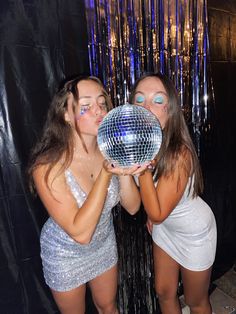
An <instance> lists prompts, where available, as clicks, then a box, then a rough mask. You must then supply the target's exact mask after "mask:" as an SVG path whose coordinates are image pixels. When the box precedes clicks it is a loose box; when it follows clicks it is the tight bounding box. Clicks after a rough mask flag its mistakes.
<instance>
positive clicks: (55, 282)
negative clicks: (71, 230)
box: [40, 170, 119, 291]
mask: <svg viewBox="0 0 236 314" xmlns="http://www.w3.org/2000/svg"><path fill="white" fill-rule="evenodd" d="M65 176H66V181H67V184H68V186H69V187H70V189H71V192H72V194H73V196H74V197H75V199H76V201H77V204H78V207H81V206H82V205H83V203H84V201H85V200H86V198H87V195H86V193H85V192H84V191H83V190H82V189H81V188H80V186H79V184H78V182H77V181H76V180H75V178H74V176H73V175H72V173H71V172H70V170H66V172H65ZM118 202H119V181H118V178H117V177H116V176H113V177H112V179H111V182H110V186H109V188H108V193H107V197H106V201H105V204H104V208H103V211H102V214H101V217H100V220H99V223H98V225H97V228H96V230H95V232H94V235H93V238H92V240H91V242H90V243H89V244H79V243H78V242H76V241H75V240H73V239H72V238H71V237H70V236H69V235H68V234H67V233H66V232H65V231H64V230H63V229H62V228H61V227H60V226H59V225H58V224H57V223H56V222H55V221H54V220H53V219H52V218H51V217H50V218H49V219H48V220H47V221H46V223H45V224H44V226H43V228H42V231H41V236H40V245H41V258H42V264H43V273H44V278H45V281H46V283H47V285H48V286H49V287H50V288H52V289H53V290H55V291H69V290H71V289H74V288H76V287H78V286H80V285H82V284H84V283H86V282H88V281H90V280H92V279H93V278H95V277H97V276H99V275H101V274H102V273H104V272H105V271H106V270H108V269H110V268H111V267H113V266H114V265H115V264H116V263H117V259H118V258H117V245H116V238H115V232H114V226H113V219H112V208H113V207H114V206H115V205H116V204H117V203H118Z"/></svg>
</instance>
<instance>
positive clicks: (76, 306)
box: [51, 285, 86, 314]
mask: <svg viewBox="0 0 236 314" xmlns="http://www.w3.org/2000/svg"><path fill="white" fill-rule="evenodd" d="M51 291H52V294H53V297H54V300H55V301H56V304H57V306H58V308H59V310H60V313H61V314H84V313H85V292H86V286H85V285H82V286H80V287H78V288H75V289H73V290H70V291H65V292H60V291H54V290H51Z"/></svg>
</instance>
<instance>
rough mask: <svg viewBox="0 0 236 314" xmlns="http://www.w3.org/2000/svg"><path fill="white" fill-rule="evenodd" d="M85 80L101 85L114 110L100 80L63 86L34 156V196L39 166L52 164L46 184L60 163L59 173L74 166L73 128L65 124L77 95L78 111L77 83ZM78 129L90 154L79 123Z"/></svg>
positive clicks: (71, 81) (67, 82)
mask: <svg viewBox="0 0 236 314" xmlns="http://www.w3.org/2000/svg"><path fill="white" fill-rule="evenodd" d="M83 80H85V81H89V80H91V81H94V82H96V83H97V84H99V85H100V86H101V87H102V91H103V95H104V97H105V99H106V103H107V107H108V110H110V109H111V108H112V104H111V100H110V98H109V96H108V94H107V92H106V90H105V88H104V86H103V84H102V82H101V81H100V80H99V79H98V78H97V77H94V76H78V77H76V78H74V79H69V80H65V81H64V82H63V84H61V86H60V87H59V89H58V91H57V92H56V93H55V95H54V97H53V99H52V102H51V104H50V106H49V109H48V113H47V118H46V122H45V124H44V128H43V131H42V136H41V138H40V140H39V141H38V142H37V143H36V145H35V147H34V148H33V149H32V151H31V154H30V158H29V166H28V171H27V172H28V173H27V174H28V178H29V186H30V190H31V192H33V193H34V192H35V186H34V182H33V178H32V174H33V171H34V169H35V168H37V167H38V166H39V165H48V169H47V171H46V175H45V178H44V179H45V182H46V184H47V185H48V176H49V174H50V171H51V170H52V168H53V167H54V166H55V165H56V164H57V163H58V162H59V161H60V163H61V167H60V171H59V173H61V172H63V171H64V170H65V169H66V168H67V167H68V166H69V165H70V163H71V161H72V158H73V152H74V140H73V129H72V127H71V126H70V124H69V123H68V122H67V121H65V112H66V111H67V109H68V98H69V96H70V95H71V94H72V96H73V103H72V106H73V111H75V108H76V105H77V104H78V99H79V91H78V88H77V84H78V83H79V82H80V81H83ZM75 127H76V131H77V133H78V135H79V137H80V139H81V141H82V144H83V147H84V149H85V150H86V151H87V148H86V146H85V143H84V141H83V138H82V136H81V134H80V131H79V129H78V127H77V124H75ZM62 157H63V158H62Z"/></svg>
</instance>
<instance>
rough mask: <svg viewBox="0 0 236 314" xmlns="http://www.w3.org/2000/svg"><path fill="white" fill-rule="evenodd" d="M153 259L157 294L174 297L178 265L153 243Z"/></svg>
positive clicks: (177, 278) (177, 280) (177, 279)
mask: <svg viewBox="0 0 236 314" xmlns="http://www.w3.org/2000/svg"><path fill="white" fill-rule="evenodd" d="M153 258H154V273H155V288H156V291H157V293H158V294H160V295H161V294H165V295H166V294H168V295H169V296H175V295H176V293H177V289H178V282H179V271H180V267H179V264H178V263H177V262H176V261H175V260H174V259H173V258H171V257H170V256H169V255H168V254H167V253H166V252H165V251H164V250H162V249H161V248H160V247H159V246H157V245H156V244H155V243H154V242H153Z"/></svg>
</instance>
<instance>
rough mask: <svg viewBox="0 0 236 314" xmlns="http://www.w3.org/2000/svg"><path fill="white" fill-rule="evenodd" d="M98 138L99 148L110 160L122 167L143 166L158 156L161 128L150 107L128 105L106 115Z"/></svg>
mask: <svg viewBox="0 0 236 314" xmlns="http://www.w3.org/2000/svg"><path fill="white" fill-rule="evenodd" d="M97 141H98V146H99V149H100V151H101V152H102V154H103V155H104V157H105V158H106V159H107V160H109V161H110V162H115V163H117V164H118V165H119V166H120V167H131V166H133V165H135V164H139V165H142V164H144V163H146V162H148V161H151V160H152V159H154V158H155V156H156V155H157V153H158V151H159V149H160V147H161V143H162V129H161V125H160V123H159V121H158V119H157V118H156V116H155V115H154V114H152V113H151V112H150V111H149V110H147V109H145V108H144V107H141V106H137V105H131V104H125V105H121V106H118V107H116V108H114V109H112V110H111V111H110V112H109V113H108V114H107V115H106V116H105V118H104V119H103V121H102V122H101V124H100V126H99V129H98V137H97Z"/></svg>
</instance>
